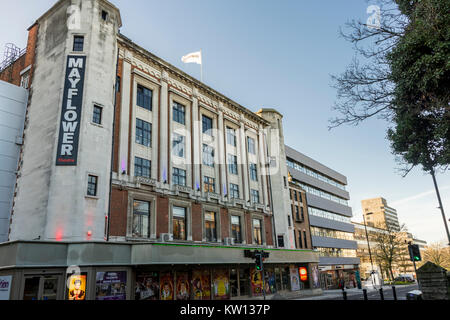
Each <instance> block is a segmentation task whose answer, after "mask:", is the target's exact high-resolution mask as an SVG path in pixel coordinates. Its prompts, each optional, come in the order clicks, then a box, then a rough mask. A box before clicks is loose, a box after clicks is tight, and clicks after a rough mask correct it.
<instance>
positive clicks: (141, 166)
mask: <svg viewBox="0 0 450 320" xmlns="http://www.w3.org/2000/svg"><path fill="white" fill-rule="evenodd" d="M150 167H151V165H150V160H146V159H142V158H138V157H136V158H135V159H134V175H135V176H136V177H145V178H150V172H151V171H150Z"/></svg>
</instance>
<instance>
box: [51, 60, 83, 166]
mask: <svg viewBox="0 0 450 320" xmlns="http://www.w3.org/2000/svg"><path fill="white" fill-rule="evenodd" d="M85 67H86V57H85V56H68V57H67V69H66V78H65V83H64V95H63V102H62V111H61V124H60V129H59V140H58V150H57V156H56V165H57V166H76V165H77V155H78V138H79V135H80V120H81V108H82V105H83V86H84V71H85Z"/></svg>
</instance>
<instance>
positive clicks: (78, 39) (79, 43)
mask: <svg viewBox="0 0 450 320" xmlns="http://www.w3.org/2000/svg"><path fill="white" fill-rule="evenodd" d="M83 49H84V37H83V36H74V37H73V51H83Z"/></svg>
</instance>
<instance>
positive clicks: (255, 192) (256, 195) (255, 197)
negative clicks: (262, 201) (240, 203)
mask: <svg viewBox="0 0 450 320" xmlns="http://www.w3.org/2000/svg"><path fill="white" fill-rule="evenodd" d="M251 193H252V202H253V203H259V191H258V190H253V189H252V190H251Z"/></svg>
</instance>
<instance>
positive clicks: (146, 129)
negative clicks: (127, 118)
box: [136, 119, 152, 147]
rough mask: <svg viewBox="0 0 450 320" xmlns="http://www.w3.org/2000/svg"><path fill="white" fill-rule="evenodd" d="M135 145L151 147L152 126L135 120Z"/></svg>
mask: <svg viewBox="0 0 450 320" xmlns="http://www.w3.org/2000/svg"><path fill="white" fill-rule="evenodd" d="M136 143H139V144H141V145H143V146H146V147H151V146H152V125H151V123H148V122H146V121H144V120H141V119H136Z"/></svg>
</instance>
